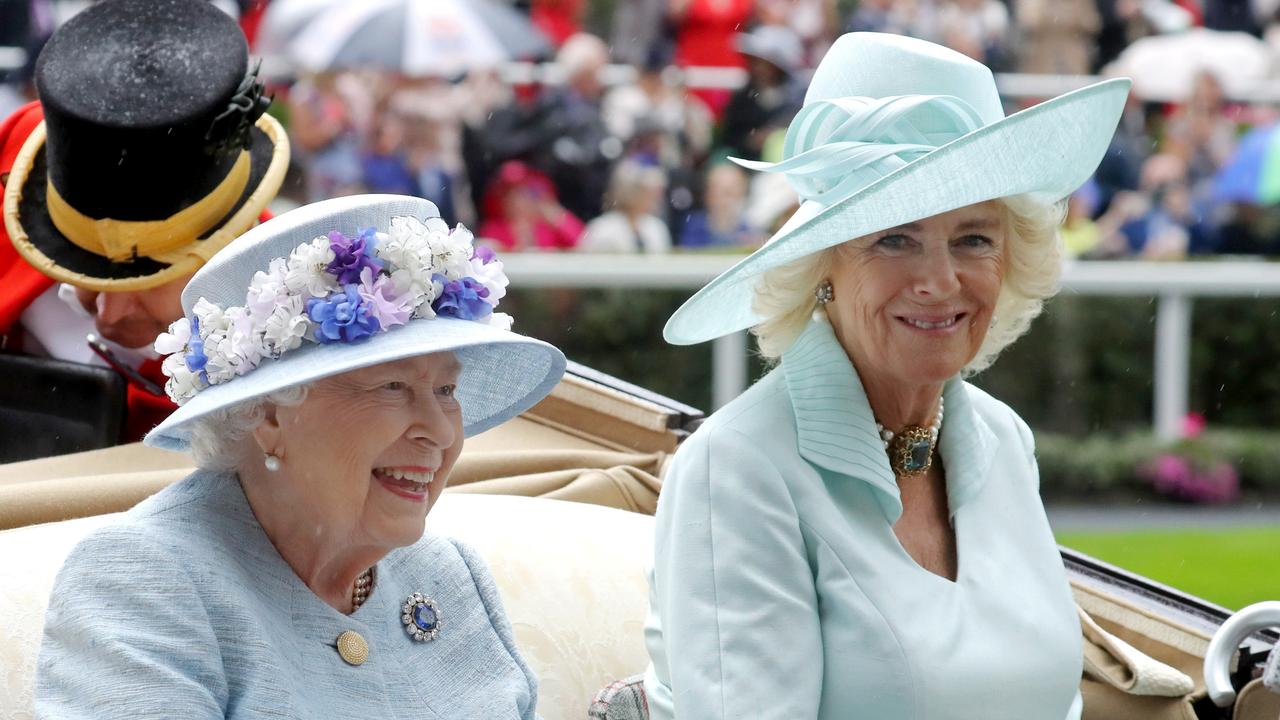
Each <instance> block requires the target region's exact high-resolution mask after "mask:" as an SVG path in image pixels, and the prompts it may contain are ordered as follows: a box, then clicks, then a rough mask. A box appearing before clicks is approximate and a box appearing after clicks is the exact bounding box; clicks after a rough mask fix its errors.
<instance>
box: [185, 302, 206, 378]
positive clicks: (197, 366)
mask: <svg viewBox="0 0 1280 720" xmlns="http://www.w3.org/2000/svg"><path fill="white" fill-rule="evenodd" d="M182 359H183V360H185V361H186V363H187V369H188V370H190V371H191V372H193V373H195V374H197V375H199V376H200V379H201V380H203V381H204V384H205V385H208V384H209V375H208V373H206V372H205V370H204V366H205V365H208V364H209V356H208V355H205V354H204V338H202V337H200V319H199V318H196V317H193V318H191V337H190V338H188V339H187V354H186V355H184V356H183V358H182Z"/></svg>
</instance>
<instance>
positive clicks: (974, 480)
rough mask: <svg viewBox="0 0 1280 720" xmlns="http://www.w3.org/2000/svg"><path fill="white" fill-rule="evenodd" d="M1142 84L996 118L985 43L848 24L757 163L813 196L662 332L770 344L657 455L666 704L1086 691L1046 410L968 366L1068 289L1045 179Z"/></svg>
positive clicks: (930, 711)
mask: <svg viewBox="0 0 1280 720" xmlns="http://www.w3.org/2000/svg"><path fill="white" fill-rule="evenodd" d="M1126 92H1127V83H1126V82H1124V81H1112V82H1104V83H1100V84H1098V85H1095V86H1092V87H1089V88H1085V89H1083V90H1080V91H1078V92H1075V93H1071V94H1069V95H1066V96H1063V97H1059V98H1055V99H1053V100H1050V101H1047V102H1045V103H1043V104H1041V105H1039V106H1037V107H1034V108H1032V109H1030V110H1027V111H1024V112H1022V113H1018V114H1016V115H1012V116H1009V117H1005V116H1004V114H1003V111H1002V109H1001V106H1000V101H999V96H998V93H997V92H996V88H995V83H994V80H993V78H992V76H991V73H990V71H989V70H988V69H987V68H985V67H983V66H982V65H980V64H978V63H976V62H974V61H973V60H971V59H969V58H967V57H964V56H962V55H960V54H958V53H955V52H953V51H951V50H948V49H946V48H942V47H939V46H937V45H933V44H930V43H927V42H923V41H920V40H914V39H910V38H903V37H898V36H891V35H879V34H875V33H852V34H849V35H846V36H844V37H842V38H840V39H839V40H837V42H836V43H835V45H833V46H832V48H831V50H830V51H829V52H828V54H827V55H826V56H825V57H824V58H823V60H822V63H821V64H820V65H819V66H818V68H817V70H816V71H815V73H814V77H813V81H812V83H811V85H810V87H809V91H808V95H807V96H806V98H805V106H804V108H803V109H802V110H801V111H800V113H799V114H797V115H796V117H795V119H794V120H793V121H792V123H791V126H790V127H789V128H788V130H787V136H786V141H785V143H784V146H785V147H784V152H783V155H784V157H783V160H781V161H780V162H778V163H756V162H744V163H743V164H745V165H747V166H748V167H751V168H753V169H756V170H760V171H764V172H779V173H783V174H785V175H786V177H787V180H788V181H789V182H790V184H791V185H792V186H793V187H794V188H795V190H796V191H797V192H798V193H799V195H800V196H801V198H802V199H803V201H804V202H803V203H802V204H801V206H800V208H799V209H798V210H797V212H796V213H795V214H794V215H793V216H792V217H791V219H789V220H788V221H787V223H786V224H785V225H784V226H783V227H782V229H780V230H779V231H778V232H777V233H776V234H775V235H774V236H773V237H772V238H770V240H769V241H768V242H767V243H765V245H764V247H762V248H761V249H760V250H757V251H756V252H755V253H753V254H752V255H751V256H750V257H748V258H746V259H745V260H743V261H742V262H740V263H738V264H737V265H735V266H734V267H733V268H731V269H730V270H728V271H727V272H725V273H724V274H722V275H721V276H720V277H718V278H716V279H714V280H712V281H711V283H710V284H708V285H707V286H706V287H704V288H703V289H702V290H700V291H699V292H698V293H697V294H696V295H695V296H694V297H693V298H691V299H690V300H689V301H688V302H687V303H685V304H684V306H682V307H681V308H680V309H679V310H678V311H677V312H676V313H675V314H674V315H673V316H672V317H671V320H670V321H668V323H667V326H666V329H665V331H664V334H665V335H666V337H667V339H668V340H670V341H672V342H675V343H680V344H688V343H693V342H699V341H702V340H707V339H710V338H713V337H717V336H719V335H723V334H726V333H730V332H733V331H735V330H741V329H745V328H751V329H752V331H753V332H754V333H755V334H756V336H757V338H758V339H759V343H760V348H761V351H762V353H763V354H764V355H765V356H767V357H769V358H770V359H772V360H774V361H776V363H777V367H776V368H775V369H774V370H773V371H772V372H771V373H769V374H768V375H767V376H765V377H764V378H763V379H762V380H760V382H758V383H757V384H756V385H755V386H754V387H752V388H751V389H749V390H748V391H747V392H745V393H743V394H742V395H741V396H740V397H738V398H737V399H735V400H734V401H733V402H731V403H729V404H728V405H726V406H724V407H723V408H721V409H720V410H718V411H717V412H716V413H715V414H714V415H713V416H712V417H711V418H710V419H708V420H707V422H705V423H704V424H703V425H701V426H700V427H699V428H698V430H697V432H695V433H694V434H693V435H692V436H691V437H690V438H689V439H688V440H686V441H685V442H684V444H683V445H682V446H681V447H680V449H679V451H678V452H677V453H676V457H675V459H674V460H673V461H672V463H671V467H670V469H669V471H668V473H667V477H666V480H665V483H664V486H663V490H662V495H661V497H660V498H659V503H658V512H657V529H656V538H657V540H656V545H655V550H654V567H653V574H652V577H651V586H652V592H651V604H650V617H649V621H648V624H647V626H646V629H647V634H646V640H647V643H648V648H649V654H650V658H651V660H652V664H651V666H650V668H649V671H648V672H647V673H646V675H645V690H646V693H647V698H648V703H649V707H650V709H651V710H652V714H653V717H654V718H672V717H678V718H738V717H771V718H772V717H778V718H782V717H786V718H800V717H804V718H820V719H821V718H833V719H834V718H840V719H841V720H850V719H855V720H856V719H859V718H899V717H921V718H924V717H927V718H931V719H932V720H947V719H950V718H954V719H955V720H961V719H965V718H974V717H982V718H1009V719H1010V720H1014V719H1015V718H1016V719H1019V720H1025V719H1026V718H1036V719H1038V720H1077V719H1078V718H1079V717H1080V716H1081V711H1082V707H1083V704H1082V703H1083V700H1082V696H1081V695H1080V692H1079V689H1078V685H1079V681H1080V674H1081V667H1082V660H1081V658H1082V649H1081V641H1080V637H1081V636H1080V632H1081V631H1080V626H1079V622H1078V620H1077V615H1076V612H1075V608H1074V607H1073V604H1072V600H1071V595H1070V592H1069V590H1068V586H1067V579H1066V576H1065V573H1064V571H1063V567H1062V563H1061V560H1060V558H1059V555H1058V551H1057V548H1056V546H1055V544H1054V541H1053V536H1052V534H1051V533H1050V531H1049V526H1048V523H1047V521H1046V519H1045V514H1044V508H1043V507H1042V505H1041V504H1040V499H1039V496H1038V492H1037V491H1038V482H1039V478H1038V475H1037V470H1036V464H1035V455H1034V444H1033V441H1032V438H1031V432H1030V430H1029V429H1028V428H1027V426H1026V424H1025V423H1024V422H1022V420H1021V419H1020V418H1018V417H1017V415H1015V414H1014V413H1013V411H1011V410H1010V409H1009V408H1008V407H1007V406H1006V405H1004V404H1003V403H1001V402H1000V401H998V400H996V399H995V398H992V397H991V396H989V395H987V394H985V393H983V392H982V391H980V390H978V389H977V388H974V387H972V386H970V385H968V384H967V383H965V382H964V380H963V377H964V375H965V374H968V373H972V372H976V371H977V370H980V369H982V368H984V367H986V366H987V365H988V364H990V363H991V362H992V360H994V358H995V356H996V355H997V354H998V353H999V352H1000V350H1002V349H1003V348H1004V347H1006V346H1007V345H1008V344H1009V343H1010V342H1012V341H1013V340H1014V339H1016V338H1017V337H1018V336H1019V335H1021V334H1022V333H1023V332H1024V331H1025V330H1026V329H1027V327H1028V324H1029V323H1030V322H1031V320H1032V318H1034V317H1035V316H1036V315H1037V314H1038V313H1039V312H1040V307H1041V304H1042V302H1043V301H1044V299H1045V298H1047V297H1049V296H1050V295H1052V293H1053V292H1054V289H1055V286H1056V281H1057V277H1058V273H1059V268H1060V264H1061V255H1060V253H1059V250H1058V244H1059V241H1058V236H1057V230H1056V228H1057V223H1058V220H1059V219H1060V217H1061V215H1060V212H1061V211H1060V209H1059V208H1058V206H1057V201H1058V200H1060V199H1061V198H1062V197H1064V196H1066V195H1068V194H1069V193H1070V192H1071V191H1072V190H1074V189H1075V188H1076V187H1077V186H1078V185H1079V184H1081V183H1082V182H1084V180H1085V179H1087V178H1088V176H1089V174H1090V173H1091V172H1092V170H1093V168H1094V167H1095V166H1096V165H1097V163H1098V161H1099V159H1100V158H1101V156H1102V153H1103V151H1104V150H1105V148H1106V147H1107V144H1108V141H1109V138H1110V136H1111V134H1112V132H1113V131H1114V129H1115V124H1116V121H1117V119H1118V117H1119V111H1120V109H1121V108H1122V106H1123V103H1124V97H1125V94H1126ZM944 406H945V419H944V412H943V411H944ZM1029 647H1034V652H1028V651H1027V648H1029Z"/></svg>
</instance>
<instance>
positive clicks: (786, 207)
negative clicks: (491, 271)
mask: <svg viewBox="0 0 1280 720" xmlns="http://www.w3.org/2000/svg"><path fill="white" fill-rule="evenodd" d="M276 1H277V2H279V1H281V0H276ZM500 1H503V2H506V3H507V4H509V5H514V6H515V7H516V9H517V10H519V11H520V12H521V13H523V14H524V16H525V17H526V18H527V20H528V22H529V23H531V24H532V25H533V26H536V27H537V28H538V30H540V31H541V32H542V33H543V34H544V35H545V36H546V37H547V38H548V39H549V41H550V46H551V48H552V49H551V52H550V53H549V55H548V57H546V58H544V60H543V62H544V68H545V67H549V68H551V69H552V70H554V72H552V73H549V75H551V76H554V77H555V78H557V79H556V80H555V81H554V82H532V81H531V82H523V81H510V80H509V79H508V80H504V79H503V78H504V77H506V76H504V75H503V74H502V73H500V72H499V69H498V68H491V69H479V70H472V71H470V72H466V73H453V74H450V75H448V76H439V77H433V76H421V75H418V76H412V77H410V76H405V75H401V74H391V73H386V72H379V71H374V70H367V69H355V70H344V71H339V72H326V73H321V74H298V75H297V76H296V77H290V78H288V80H287V81H280V82H278V84H277V85H276V87H275V88H274V93H275V95H276V98H277V103H276V108H277V109H276V110H274V111H273V112H278V113H279V114H280V115H281V119H282V120H283V121H284V122H285V124H286V127H287V128H288V131H289V133H290V136H291V138H292V140H293V145H294V148H295V158H294V166H295V167H294V168H293V173H294V182H290V183H287V184H286V187H285V191H284V194H285V196H286V197H287V199H288V200H290V201H292V202H297V203H302V202H308V201H313V200H318V199H322V198H327V197H333V196H337V195H342V194H349V193H358V192H394V193H408V194H412V195H419V196H422V197H426V198H428V199H430V200H432V201H434V202H435V203H436V204H437V205H438V206H439V207H440V209H441V212H442V214H443V215H444V217H446V218H449V219H452V220H456V221H459V222H463V223H466V224H467V225H468V226H469V227H472V228H475V229H477V234H478V235H480V236H482V237H484V238H486V239H488V240H489V241H491V242H492V243H494V244H495V245H496V246H499V247H501V248H503V249H506V250H585V251H596V252H638V253H662V252H668V251H670V250H672V249H686V248H687V249H697V250H707V249H712V250H714V249H728V250H733V249H742V248H750V247H753V246H756V245H758V244H759V243H761V242H763V240H764V239H765V238H767V237H768V236H769V235H770V234H771V233H772V232H773V231H775V230H776V229H777V228H778V227H779V226H780V225H781V223H782V222H783V221H785V219H786V218H787V217H788V216H789V214H790V212H791V210H792V209H793V208H794V207H795V205H796V197H795V195H794V193H793V192H792V191H791V189H790V188H789V186H788V185H787V183H786V181H785V180H783V179H781V177H780V176H775V175H771V174H768V173H752V172H747V171H745V170H743V169H742V168H741V167H739V166H737V165H735V164H733V163H732V162H731V161H730V160H729V158H743V159H748V160H778V159H780V157H781V153H782V146H783V139H784V135H785V128H786V126H787V123H788V122H789V121H790V119H791V118H792V116H793V115H794V114H795V112H796V111H797V110H798V109H799V107H800V105H801V102H802V100H803V97H804V91H805V87H806V83H807V78H808V75H809V72H810V70H811V68H812V67H813V66H814V65H816V63H817V61H818V59H820V58H821V56H822V54H823V52H824V51H825V49H826V48H827V47H828V46H829V44H830V43H831V42H832V41H833V39H834V38H835V37H837V36H838V35H839V34H840V33H843V32H847V31H879V32H894V33H902V34H908V35H912V36H916V37H921V38H924V39H928V40H931V41H934V42H939V43H943V44H946V45H948V46H950V47H952V48H954V49H956V50H958V51H960V52H963V53H965V54H968V55H970V56H972V57H974V58H976V59H978V60H980V61H982V62H984V63H986V64H987V65H988V66H989V67H991V68H992V69H993V70H994V71H996V72H1000V73H1025V74H1033V75H1044V76H1077V75H1092V74H1099V73H1102V74H1107V73H1109V72H1110V73H1112V74H1114V73H1122V72H1124V68H1123V67H1120V69H1119V70H1116V69H1115V68H1116V67H1117V66H1123V62H1124V57H1123V55H1124V53H1125V51H1126V49H1131V48H1133V47H1134V46H1135V44H1136V43H1139V42H1141V41H1143V40H1144V39H1149V38H1151V37H1154V36H1164V35H1168V36H1172V35H1178V34H1189V33H1190V32H1191V31H1193V30H1194V29H1196V28H1206V29H1209V30H1214V31H1223V32H1234V33H1243V34H1246V35H1247V36H1249V38H1248V41H1249V42H1253V43H1255V44H1256V45H1257V46H1258V47H1260V48H1270V47H1277V48H1280V0H625V1H623V0H523V1H518V2H512V0H500ZM232 4H233V5H234V4H235V3H232ZM269 4H270V3H269V2H266V1H264V0H241V2H239V3H238V5H239V10H240V12H241V13H242V17H243V19H242V24H244V25H245V27H246V32H247V33H248V34H249V35H250V37H251V38H252V37H253V35H254V31H255V23H256V22H257V20H258V19H260V17H261V15H262V13H263V11H264V9H265V8H266V7H267V6H268V5H269ZM620 68H621V69H623V70H626V72H618V70H619V69H620ZM684 68H730V69H734V70H735V71H736V72H737V74H736V75H733V74H730V75H728V76H725V75H721V76H720V77H732V78H736V80H735V81H734V82H730V83H714V82H713V83H702V84H696V83H695V84H693V85H690V83H689V79H690V78H691V77H693V76H694V75H693V74H691V73H685V72H682V69H684ZM1164 70H1168V72H1174V70H1173V69H1172V68H1167V67H1164V68H1162V71H1164ZM1235 71H1236V69H1234V68H1227V69H1226V70H1225V71H1224V70H1223V68H1220V67H1218V68H1215V67H1209V66H1205V67H1192V68H1183V69H1180V70H1179V72H1182V73H1183V74H1185V75H1186V76H1187V79H1186V81H1185V83H1184V84H1185V88H1184V89H1182V90H1179V91H1177V92H1175V95H1177V96H1176V97H1159V98H1154V97H1144V95H1143V94H1142V92H1141V90H1142V87H1143V86H1142V84H1141V83H1139V85H1137V86H1136V90H1137V92H1135V94H1134V96H1133V98H1132V100H1131V102H1130V105H1129V107H1128V108H1127V110H1126V113H1125V116H1124V118H1123V120H1122V122H1121V126H1120V129H1119V131H1118V133H1117V135H1116V138H1115V141H1114V143H1113V146H1112V148H1111V150H1110V151H1109V152H1108V155H1107V157H1106V159H1105V160H1104V161H1103V163H1102V166H1101V167H1100V168H1099V171H1098V173H1097V175H1096V177H1095V178H1094V179H1093V180H1092V181H1091V182H1090V183H1089V184H1088V185H1086V186H1085V188H1083V189H1082V190H1081V191H1080V192H1078V193H1076V194H1075V195H1074V196H1073V197H1072V198H1070V201H1069V203H1068V212H1067V217H1066V221H1065V225H1064V239H1065V241H1066V244H1067V248H1068V250H1069V252H1070V253H1071V254H1073V255H1077V256H1084V257H1146V258H1181V257H1186V256H1189V255H1200V254H1214V253H1232V254H1280V212H1277V211H1276V210H1275V204H1276V202H1277V201H1280V141H1277V143H1276V146H1277V148H1278V149H1277V151H1276V158H1275V159H1274V162H1273V163H1268V162H1266V161H1265V157H1264V161H1262V162H1258V161H1257V160H1256V158H1254V159H1253V160H1251V159H1250V158H1249V157H1243V156H1244V155H1249V154H1250V153H1252V154H1254V155H1256V154H1257V151H1258V150H1259V149H1261V150H1262V151H1263V153H1264V155H1265V154H1266V151H1267V149H1268V148H1269V146H1270V142H1269V136H1270V135H1271V134H1272V132H1271V131H1272V129H1273V128H1274V127H1275V123H1276V118H1277V113H1276V112H1275V108H1274V107H1273V106H1272V103H1271V101H1272V99H1274V93H1273V95H1272V96H1271V97H1269V96H1267V95H1266V94H1262V95H1258V96H1246V97H1240V96H1238V94H1237V96H1232V95H1231V94H1229V93H1228V92H1227V90H1226V88H1227V87H1228V86H1230V85H1231V82H1230V81H1231V79H1232V77H1231V75H1232V73H1233V72H1235ZM1240 71H1241V72H1243V70H1240ZM1268 71H1269V68H1268ZM1129 74H1132V73H1129ZM18 80H19V82H16V83H11V84H10V85H9V86H8V88H7V90H6V92H8V93H10V94H14V95H16V94H19V93H21V92H23V89H22V86H21V82H20V80H21V78H18ZM26 92H29V89H27V90H26ZM1049 94H1054V92H1052V91H1046V95H1049ZM1032 104H1034V97H1032V96H1031V94H1029V93H1026V92H1023V93H1020V94H1019V95H1018V96H1017V97H1012V98H1009V99H1007V111H1009V112H1014V111H1017V110H1021V109H1024V108H1025V107H1029V106H1030V105H1032ZM4 107H5V101H4V99H3V98H0V109H3V108H4ZM1242 146H1243V147H1244V150H1242V149H1241V148H1242ZM1272 165H1273V166H1274V167H1271V166H1272ZM1269 173H1270V174H1269ZM1271 175H1274V177H1271ZM1272 192H1274V194H1275V197H1272V195H1271V193H1272Z"/></svg>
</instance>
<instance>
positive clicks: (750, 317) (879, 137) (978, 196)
mask: <svg viewBox="0 0 1280 720" xmlns="http://www.w3.org/2000/svg"><path fill="white" fill-rule="evenodd" d="M1130 85H1131V82H1130V81H1129V80H1128V79H1115V80H1107V81H1104V82H1100V83H1096V84H1094V85H1090V86H1088V87H1085V88H1081V89H1080V90H1076V91H1073V92H1069V93H1067V94H1065V95H1061V96H1058V97H1056V98H1053V99H1052V100H1047V101H1045V102H1042V103H1040V104H1038V105H1036V106H1034V107H1032V108H1029V109H1027V110H1023V111H1022V112H1019V113H1015V114H1013V115H1010V116H1008V117H1006V116H1005V114H1004V110H1003V108H1002V106H1001V104H1000V96H999V93H998V92H997V91H996V83H995V78H994V77H993V76H992V74H991V71H990V70H988V69H987V67H986V66H985V65H983V64H981V63H979V62H977V61H975V60H973V59H971V58H969V57H966V56H964V55H961V54H960V53H958V52H955V51H954V50H950V49H948V48H945V47H942V46H940V45H935V44H933V43H930V42H925V41H923V40H917V39H914V38H908V37H902V36H899V35H888V34H882V33H849V34H847V35H844V36H842V37H840V38H839V39H838V40H836V42H835V44H834V45H832V46H831V49H830V50H829V51H828V52H827V54H826V56H825V57H823V59H822V62H821V63H820V64H819V65H818V68H817V70H815V72H814V76H813V80H812V82H811V83H810V85H809V91H808V93H807V94H806V95H805V101H804V107H803V108H802V109H801V110H800V112H799V113H798V114H797V115H796V117H795V119H794V120H792V122H791V125H790V127H789V128H788V129H787V135H786V141H785V143H784V146H783V159H782V161H780V162H777V163H762V162H748V161H737V162H738V163H739V164H741V165H743V166H745V167H748V168H750V169H753V170H759V171H762V172H776V173H783V174H785V175H786V177H787V180H788V181H789V182H790V184H791V185H792V187H794V188H795V190H796V192H797V193H798V194H799V196H800V198H801V204H800V207H799V208H798V209H797V210H796V212H795V213H794V214H793V215H792V216H791V218H790V219H789V220H787V222H786V223H785V224H784V225H783V226H782V228H781V229H779V230H778V232H777V233H775V234H774V235H773V237H771V238H769V240H768V241H767V242H765V244H764V246H763V247H761V248H760V249H759V250H756V251H755V252H754V253H752V254H751V255H750V256H748V257H746V258H744V259H743V260H742V261H741V262H739V263H738V264H736V265H734V266H733V267H731V268H729V269H728V270H726V271H725V272H724V273H722V274H721V275H720V276H719V277H717V278H715V279H714V280H712V281H711V282H710V283H708V284H707V285H706V287H704V288H702V289H701V290H699V291H698V292H697V293H696V294H695V295H694V296H693V297H691V298H689V300H688V301H687V302H685V304H684V305H682V306H681V307H680V309H679V310H677V311H676V312H675V314H674V315H672V316H671V319H670V320H668V321H667V325H666V327H665V328H664V329H663V336H664V337H665V338H666V340H667V342H670V343H673V344H676V345H692V344H694V343H700V342H704V341H707V340H711V339H714V338H717V337H720V336H722V335H727V334H729V333H732V332H736V331H738V330H743V329H746V328H749V327H752V326H754V325H756V324H758V323H760V322H761V321H762V320H763V318H761V317H759V316H757V315H756V314H755V313H754V312H753V311H752V309H751V304H752V295H753V292H754V289H755V284H756V281H757V280H758V278H759V276H760V275H761V274H762V273H764V272H766V271H768V270H771V269H773V268H776V267H779V266H781V265H784V264H786V263H788V262H791V261H793V260H797V259H799V258H802V257H804V256H806V255H810V254H812V253H815V252H818V251H819V250H823V249H826V248H828V247H831V246H833V245H838V244H840V243H842V242H845V241H846V240H851V239H853V238H857V237H861V236H863V235H867V234H870V233H873V232H877V231H880V230H885V229H887V228H892V227H896V226H898V225H902V224H905V223H909V222H913V221H916V220H920V219H922V218H927V217H932V216H934V215H938V214H941V213H945V212H949V211H951V210H955V209H957V208H962V207H965V206H968V205H973V204H975V203H980V202H984V201H986V200H994V199H997V198H1004V197H1010V196H1014V195H1026V196H1031V197H1033V198H1035V199H1037V200H1040V201H1043V202H1045V203H1052V202H1057V201H1059V200H1061V199H1062V198H1065V197H1066V196H1068V195H1070V194H1071V192H1073V191H1074V190H1075V189H1076V188H1078V187H1080V185H1082V184H1083V183H1084V182H1085V181H1086V180H1088V179H1089V177H1090V175H1092V174H1093V171H1094V169H1096V168H1097V166H1098V163H1099V162H1100V161H1101V160H1102V156H1103V154H1104V153H1105V152H1106V150H1107V146H1108V145H1109V144H1110V142H1111V137H1112V135H1113V134H1114V132H1115V129H1116V125H1117V123H1118V122H1119V120H1120V114H1121V112H1122V111H1123V110H1124V104H1125V99H1126V97H1127V96H1128V94H1129V86H1130Z"/></svg>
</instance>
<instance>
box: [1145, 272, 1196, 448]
mask: <svg viewBox="0 0 1280 720" xmlns="http://www.w3.org/2000/svg"><path fill="white" fill-rule="evenodd" d="M1158 302H1159V304H1158V305H1157V306H1156V344H1155V358H1154V362H1155V378H1156V380H1155V382H1156V387H1155V416H1156V418H1155V420H1156V422H1155V425H1156V437H1158V438H1160V439H1161V440H1165V441H1170V440H1176V439H1177V438H1178V436H1179V435H1180V434H1181V430H1182V419H1183V417H1185V416H1186V414H1187V395H1188V393H1189V391H1190V387H1189V382H1190V371H1189V369H1190V366H1191V299H1190V298H1189V297H1187V296H1186V295H1183V294H1181V293H1162V294H1161V295H1160V298H1159V301H1158Z"/></svg>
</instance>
